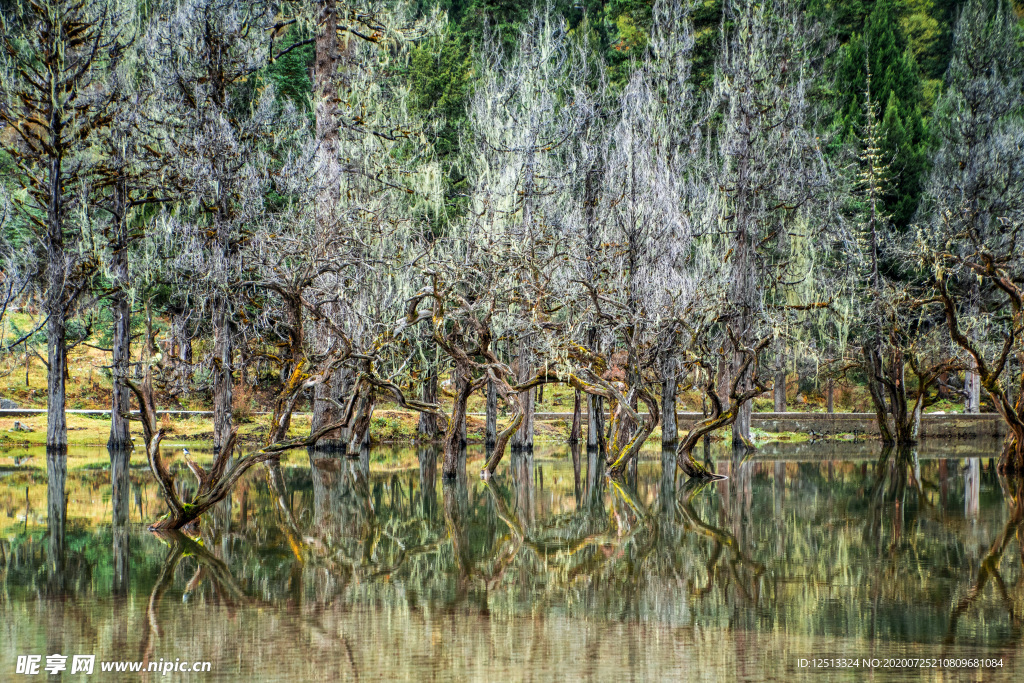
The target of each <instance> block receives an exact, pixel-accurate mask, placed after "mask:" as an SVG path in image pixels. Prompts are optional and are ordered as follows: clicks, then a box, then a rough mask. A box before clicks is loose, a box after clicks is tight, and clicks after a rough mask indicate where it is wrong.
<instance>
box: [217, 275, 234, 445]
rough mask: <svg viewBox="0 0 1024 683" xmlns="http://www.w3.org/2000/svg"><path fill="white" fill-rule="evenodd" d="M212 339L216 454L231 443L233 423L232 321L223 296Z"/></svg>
mask: <svg viewBox="0 0 1024 683" xmlns="http://www.w3.org/2000/svg"><path fill="white" fill-rule="evenodd" d="M213 339H214V342H213V354H214V359H213V366H214V367H213V452H214V453H215V454H216V453H218V452H220V450H221V448H223V447H224V445H225V444H226V443H227V442H228V438H229V437H230V436H231V426H232V423H233V421H234V420H233V417H234V413H233V407H232V393H233V390H234V376H233V373H232V367H231V357H232V351H233V349H232V343H231V342H232V340H231V320H230V315H229V313H228V303H227V300H226V298H225V297H224V295H223V294H218V295H217V298H216V302H215V303H214V319H213Z"/></svg>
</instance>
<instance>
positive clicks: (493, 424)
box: [484, 381, 498, 448]
mask: <svg viewBox="0 0 1024 683" xmlns="http://www.w3.org/2000/svg"><path fill="white" fill-rule="evenodd" d="M486 418H487V419H486V425H485V427H484V446H485V447H486V448H494V442H495V441H496V440H497V438H498V390H497V388H496V387H495V386H494V382H493V381H488V382H487V415H486Z"/></svg>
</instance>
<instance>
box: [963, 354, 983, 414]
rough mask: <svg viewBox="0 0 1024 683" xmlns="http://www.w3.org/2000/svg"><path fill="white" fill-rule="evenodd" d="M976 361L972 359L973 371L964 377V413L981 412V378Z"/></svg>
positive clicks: (969, 371)
mask: <svg viewBox="0 0 1024 683" xmlns="http://www.w3.org/2000/svg"><path fill="white" fill-rule="evenodd" d="M974 363H975V361H974V359H973V358H972V359H971V369H970V370H968V371H967V373H966V375H965V377H964V393H965V394H966V396H965V397H964V412H965V413H971V414H977V413H980V412H981V377H979V376H978V373H977V372H976V370H975V365H974Z"/></svg>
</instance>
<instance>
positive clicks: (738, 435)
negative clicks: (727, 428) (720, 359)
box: [730, 349, 754, 449]
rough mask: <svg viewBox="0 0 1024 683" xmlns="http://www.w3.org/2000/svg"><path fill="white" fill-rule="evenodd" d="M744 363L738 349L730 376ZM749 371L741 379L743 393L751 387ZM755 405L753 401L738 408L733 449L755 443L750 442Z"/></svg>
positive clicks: (734, 426) (740, 385)
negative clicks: (752, 413)
mask: <svg viewBox="0 0 1024 683" xmlns="http://www.w3.org/2000/svg"><path fill="white" fill-rule="evenodd" d="M742 363H743V354H742V353H740V351H739V350H738V349H736V350H734V351H733V364H732V368H733V372H730V375H732V374H733V373H735V372H737V371H738V368H739V367H740V366H741V365H742ZM751 386H752V385H751V383H750V377H749V370H748V371H747V372H745V373H744V376H743V377H742V378H741V379H740V382H739V390H740V391H741V392H743V391H747V390H748V389H750V387H751ZM753 407H754V403H753V401H752V400H747V401H743V402H742V403H740V405H739V406H737V408H736V421H735V422H733V423H732V446H733V448H734V449H735V448H737V447H740V446H742V447H744V448H751V447H752V445H753V442H752V441H751V440H750V414H751V412H752V411H753Z"/></svg>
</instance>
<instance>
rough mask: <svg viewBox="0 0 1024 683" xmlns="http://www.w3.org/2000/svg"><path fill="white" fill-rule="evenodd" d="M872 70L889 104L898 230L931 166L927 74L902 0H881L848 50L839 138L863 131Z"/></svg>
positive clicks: (892, 211) (885, 139) (891, 194)
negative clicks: (906, 29) (905, 25)
mask: <svg viewBox="0 0 1024 683" xmlns="http://www.w3.org/2000/svg"><path fill="white" fill-rule="evenodd" d="M868 69H870V70H871V72H872V74H873V79H872V89H873V92H874V93H875V99H876V101H878V102H884V103H885V109H884V112H883V115H882V125H881V131H880V138H881V154H882V158H883V159H884V160H885V161H886V163H888V164H889V166H890V189H889V191H888V193H887V194H886V197H885V211H886V213H888V214H889V215H890V216H892V221H893V224H894V225H895V226H896V227H897V228H898V229H904V228H906V227H907V226H908V225H909V223H910V221H911V220H912V219H913V216H914V212H915V211H916V210H917V205H918V202H919V201H920V197H921V189H922V183H923V179H924V177H925V174H926V173H927V170H928V165H927V160H928V132H927V127H926V125H925V120H924V114H923V112H922V106H923V104H924V101H923V97H922V78H921V72H920V69H919V68H918V65H917V62H916V60H915V58H914V55H913V52H912V51H911V49H910V45H909V43H908V41H907V38H906V36H905V35H904V33H903V30H902V28H901V24H900V7H899V4H898V3H897V2H896V0H878V1H877V2H875V4H874V8H873V9H872V10H871V14H870V15H868V18H867V21H866V22H865V24H864V31H863V32H862V33H858V34H854V35H853V36H852V37H851V38H850V41H849V42H848V43H847V44H846V46H845V47H844V48H843V50H842V54H841V56H840V60H839V65H838V70H837V75H836V95H837V98H838V103H837V115H836V125H837V128H838V133H839V139H840V140H841V141H843V142H853V141H855V140H856V139H857V136H858V132H859V131H860V130H862V129H863V127H864V124H865V121H864V112H865V108H864V92H865V91H866V88H865V86H866V84H867V78H868Z"/></svg>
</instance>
